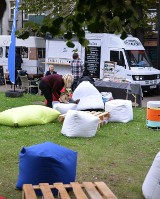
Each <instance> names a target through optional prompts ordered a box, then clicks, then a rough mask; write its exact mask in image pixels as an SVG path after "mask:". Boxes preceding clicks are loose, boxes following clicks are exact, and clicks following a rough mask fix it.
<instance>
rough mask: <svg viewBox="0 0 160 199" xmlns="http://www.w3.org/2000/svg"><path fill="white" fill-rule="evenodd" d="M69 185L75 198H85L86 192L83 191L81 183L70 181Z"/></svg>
mask: <svg viewBox="0 0 160 199" xmlns="http://www.w3.org/2000/svg"><path fill="white" fill-rule="evenodd" d="M71 186H72V188H73V192H74V194H75V196H76V199H87V196H86V194H85V193H84V191H83V189H82V188H81V185H80V184H79V183H78V182H71Z"/></svg>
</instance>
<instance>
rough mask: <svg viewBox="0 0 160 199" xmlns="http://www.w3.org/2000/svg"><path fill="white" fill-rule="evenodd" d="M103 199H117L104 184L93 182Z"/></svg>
mask: <svg viewBox="0 0 160 199" xmlns="http://www.w3.org/2000/svg"><path fill="white" fill-rule="evenodd" d="M94 184H95V185H96V186H97V189H98V190H99V192H100V193H101V195H102V196H103V198H104V199H118V198H117V197H116V196H115V195H114V194H113V192H112V191H111V190H110V189H109V187H108V186H107V185H106V184H105V183H104V182H95V183H94Z"/></svg>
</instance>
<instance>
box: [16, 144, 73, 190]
mask: <svg viewBox="0 0 160 199" xmlns="http://www.w3.org/2000/svg"><path fill="white" fill-rule="evenodd" d="M76 164H77V152H75V151H72V150H70V149H68V148H65V147H63V146H60V145H57V144H54V143H52V142H45V143H42V144H37V145H33V146H29V147H23V148H22V150H21V151H20V162H19V176H18V180H17V183H16V187H17V188H18V189H22V186H23V184H33V185H37V184H39V183H49V184H53V183H55V182H62V183H66V184H67V183H70V182H74V181H75V178H76Z"/></svg>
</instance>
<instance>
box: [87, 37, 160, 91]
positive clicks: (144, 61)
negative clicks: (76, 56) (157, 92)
mask: <svg viewBox="0 0 160 199" xmlns="http://www.w3.org/2000/svg"><path fill="white" fill-rule="evenodd" d="M86 38H87V39H88V40H89V48H90V53H87V52H86V53H85V58H84V59H85V67H87V68H88V69H89V70H90V71H91V74H92V75H93V76H95V77H99V78H101V79H102V78H103V75H104V70H105V66H106V64H105V63H106V62H107V61H110V62H112V61H113V62H115V63H116V64H115V67H113V68H112V70H113V74H114V78H121V79H123V80H127V81H129V82H131V83H136V84H141V86H142V89H143V91H145V90H150V89H155V88H157V86H158V84H159V83H160V70H157V69H155V68H153V66H152V64H151V62H150V60H149V58H148V56H147V54H146V52H145V49H144V47H143V45H142V44H141V42H140V41H139V39H138V38H136V37H133V36H131V35H130V36H128V37H127V38H126V39H125V40H122V39H121V38H120V35H114V34H106V33H103V34H99V33H87V34H86Z"/></svg>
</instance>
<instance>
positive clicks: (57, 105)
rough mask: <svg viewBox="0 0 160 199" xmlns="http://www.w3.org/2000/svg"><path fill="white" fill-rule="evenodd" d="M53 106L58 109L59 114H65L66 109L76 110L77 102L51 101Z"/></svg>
mask: <svg viewBox="0 0 160 199" xmlns="http://www.w3.org/2000/svg"><path fill="white" fill-rule="evenodd" d="M53 108H54V109H55V110H57V111H59V112H60V113H61V114H65V113H67V111H68V110H77V104H74V103H69V104H65V103H53Z"/></svg>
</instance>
